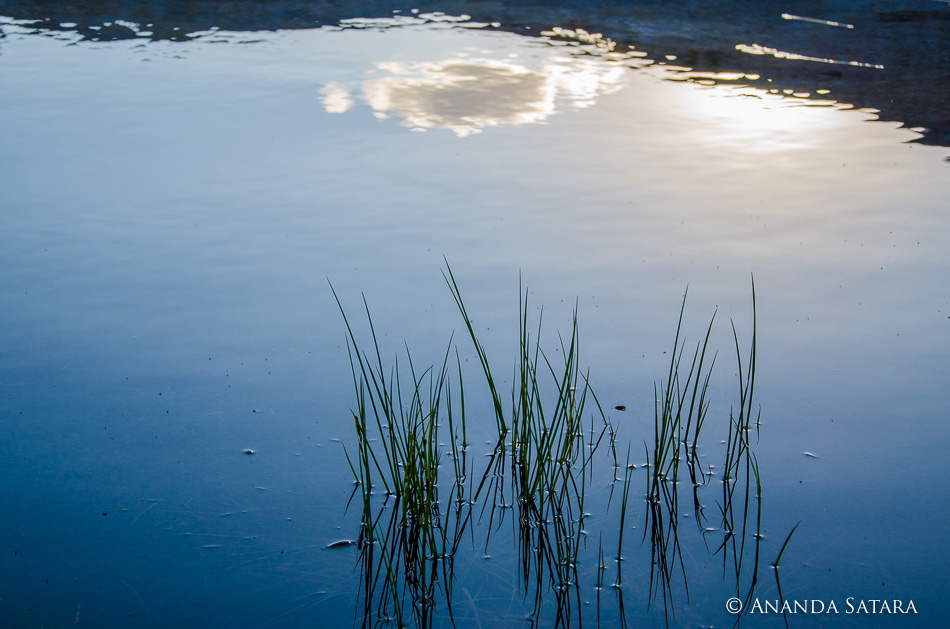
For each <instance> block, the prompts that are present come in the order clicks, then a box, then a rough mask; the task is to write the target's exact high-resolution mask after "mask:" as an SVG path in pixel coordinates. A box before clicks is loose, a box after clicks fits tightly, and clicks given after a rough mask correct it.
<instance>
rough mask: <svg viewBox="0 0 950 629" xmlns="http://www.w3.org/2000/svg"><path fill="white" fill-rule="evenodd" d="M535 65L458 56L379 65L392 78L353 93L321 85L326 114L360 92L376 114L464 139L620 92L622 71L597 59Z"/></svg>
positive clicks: (547, 61) (375, 80) (356, 88)
mask: <svg viewBox="0 0 950 629" xmlns="http://www.w3.org/2000/svg"><path fill="white" fill-rule="evenodd" d="M535 65H536V67H535V68H531V67H529V66H528V65H525V64H524V63H516V62H514V61H510V60H500V59H490V58H470V57H464V56H460V57H455V58H450V59H445V60H442V61H431V62H414V63H410V62H396V61H385V62H377V63H375V64H374V66H375V68H376V70H377V72H384V73H386V74H387V75H388V76H383V77H380V78H371V79H368V80H366V81H363V82H362V83H361V84H359V85H358V86H353V87H351V88H350V89H349V90H347V89H346V88H344V87H343V86H341V85H339V84H336V83H331V84H328V85H327V86H326V87H324V88H323V90H321V91H322V93H323V106H324V108H325V109H326V111H327V112H328V113H343V112H345V111H347V110H348V109H349V108H350V107H351V106H352V103H353V101H352V99H351V97H350V94H351V93H352V92H358V93H361V94H362V98H363V100H364V101H365V102H366V104H367V105H369V106H370V107H371V108H372V109H373V111H374V113H375V115H376V117H378V118H389V117H397V118H401V119H402V121H401V123H400V124H402V125H403V126H407V127H410V128H412V129H413V130H418V131H425V130H428V129H437V128H441V129H449V130H451V131H452V132H454V133H455V134H456V135H457V136H459V137H465V136H469V135H472V134H474V133H480V132H481V131H482V130H483V129H484V128H485V127H493V126H498V125H523V124H537V123H541V122H543V121H544V120H545V119H547V118H548V117H549V116H551V115H553V114H554V113H555V112H556V111H557V109H558V108H559V107H560V106H562V105H569V106H572V107H587V106H590V105H592V104H593V103H594V101H595V100H596V99H597V97H598V96H600V95H602V94H607V93H611V92H614V91H616V90H618V89H620V84H621V78H622V74H623V71H624V68H622V67H620V66H618V65H612V64H605V63H604V62H603V61H602V60H599V59H583V58H578V57H550V58H548V59H545V60H542V61H539V62H536V63H535Z"/></svg>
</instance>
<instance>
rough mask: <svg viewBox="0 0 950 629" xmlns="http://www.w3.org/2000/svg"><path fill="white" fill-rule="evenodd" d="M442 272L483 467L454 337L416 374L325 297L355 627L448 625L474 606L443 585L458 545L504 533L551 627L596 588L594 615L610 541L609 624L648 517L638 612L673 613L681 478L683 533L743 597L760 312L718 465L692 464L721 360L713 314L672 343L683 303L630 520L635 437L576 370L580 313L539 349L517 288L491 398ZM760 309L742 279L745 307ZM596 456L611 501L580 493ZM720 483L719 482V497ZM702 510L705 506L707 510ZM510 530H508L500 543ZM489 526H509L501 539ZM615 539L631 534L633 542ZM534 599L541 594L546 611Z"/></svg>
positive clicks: (752, 524)
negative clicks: (339, 398) (349, 394)
mask: <svg viewBox="0 0 950 629" xmlns="http://www.w3.org/2000/svg"><path fill="white" fill-rule="evenodd" d="M445 277H446V281H447V283H448V285H449V288H450V290H451V292H452V295H453V297H454V298H455V301H456V304H457V306H458V309H459V311H460V313H461V315H462V318H463V321H464V324H465V327H466V330H467V331H468V335H469V337H470V340H471V343H472V346H473V348H474V350H475V354H476V355H477V357H478V362H479V364H480V366H481V371H482V376H483V377H484V385H485V386H486V388H487V393H488V395H489V397H490V399H491V407H492V408H493V412H494V419H495V425H496V429H497V441H496V442H495V444H494V447H493V449H492V450H491V451H490V452H489V453H486V455H487V459H488V460H487V463H485V464H484V465H477V464H476V460H475V459H476V458H479V459H480V457H473V456H472V453H471V451H470V448H471V446H470V444H469V436H468V429H467V421H466V397H465V391H464V388H463V385H462V383H463V381H464V379H463V373H464V367H463V364H464V362H465V361H464V360H463V359H462V357H461V356H462V353H461V350H460V349H459V348H458V347H457V346H455V345H454V344H453V341H452V340H450V341H449V344H448V348H447V350H446V352H445V355H444V359H443V360H442V363H441V365H433V366H430V367H428V368H426V369H425V370H423V371H418V370H417V368H416V366H415V365H414V363H413V360H412V358H411V355H410V353H409V350H408V348H407V350H406V356H405V359H404V362H402V364H401V365H400V360H399V359H398V358H397V359H396V361H395V363H393V365H392V366H391V367H387V363H386V361H384V360H383V358H382V356H381V354H380V352H379V346H378V344H377V342H376V331H375V328H374V326H373V322H372V318H371V317H370V313H369V308H368V306H366V316H367V320H368V322H369V328H370V335H371V339H372V344H371V345H370V346H369V347H370V349H369V351H366V350H363V349H361V346H360V345H359V344H358V342H357V338H356V334H355V332H354V329H353V328H352V327H351V325H350V321H349V319H348V318H347V316H346V314H345V312H344V309H343V306H342V304H341V303H340V301H339V298H337V304H338V305H339V306H340V309H341V312H343V316H344V320H345V321H346V327H347V333H348V341H349V353H350V359H351V366H352V371H353V381H354V385H355V393H356V404H355V407H354V410H353V421H354V428H355V432H356V447H355V450H354V451H352V452H351V451H347V460H348V462H349V465H350V468H351V470H352V473H353V475H354V477H355V479H356V481H357V483H358V486H357V488H356V489H355V490H354V493H353V498H351V504H352V503H353V502H354V501H356V502H358V503H359V504H360V508H361V509H362V516H361V525H360V529H359V536H358V540H357V542H356V543H357V545H358V547H359V550H360V555H359V560H358V565H359V570H360V576H361V578H360V586H359V600H360V605H359V610H360V612H359V613H360V614H361V616H362V620H361V622H362V625H363V626H367V627H368V626H375V625H376V624H378V623H388V622H394V623H396V624H397V625H398V626H403V625H404V624H406V623H412V624H414V625H416V626H422V627H432V626H437V624H438V623H439V622H440V621H445V620H447V621H448V622H450V623H452V624H453V625H454V624H455V623H456V621H457V619H458V614H459V613H463V614H466V615H467V614H469V613H477V612H475V611H474V610H469V609H466V610H464V611H461V610H459V603H458V602H457V598H458V596H457V595H456V594H454V590H455V586H456V581H457V577H456V569H457V567H458V566H457V563H456V561H457V557H458V556H459V555H460V551H462V550H463V549H465V548H476V547H477V548H481V549H483V551H484V553H485V557H488V556H489V552H490V551H493V550H495V549H498V550H501V551H504V550H506V549H507V547H506V544H507V543H511V544H513V547H514V549H515V550H516V555H515V556H516V557H517V575H518V583H517V586H518V591H517V592H515V593H513V594H512V598H513V599H517V598H523V600H524V605H525V610H526V613H527V615H528V618H529V619H530V621H531V622H532V624H537V623H547V622H553V624H554V626H556V627H569V626H574V625H579V624H583V622H584V607H585V603H586V602H587V601H586V599H587V597H588V595H589V593H590V592H593V593H595V598H596V605H595V607H594V611H593V613H594V614H595V618H594V620H595V621H596V622H597V623H598V624H599V623H600V622H601V616H602V605H601V596H602V591H603V590H604V588H605V583H606V580H605V576H606V573H607V571H608V564H607V561H606V558H607V557H609V556H614V551H615V553H616V555H615V563H616V576H615V578H614V580H613V583H612V584H611V585H612V589H613V592H614V597H615V603H614V605H613V606H612V608H611V610H612V611H611V612H610V613H612V614H614V615H615V616H616V618H611V622H614V621H616V622H619V624H620V626H624V627H625V626H627V624H628V623H627V618H626V608H625V604H624V598H623V597H624V583H625V581H626V582H627V583H629V582H630V578H631V574H632V572H633V571H635V570H636V568H635V567H630V568H627V569H625V568H626V564H625V560H624V556H623V549H624V546H625V539H624V538H625V533H626V532H627V531H628V530H629V528H630V527H629V523H630V521H631V520H643V521H645V523H646V526H645V527H644V532H643V538H642V540H641V545H647V543H648V544H649V549H650V568H649V585H648V596H649V603H648V607H652V606H653V605H657V606H659V605H660V604H661V603H662V609H663V614H664V617H665V619H666V621H665V622H666V624H669V623H670V621H673V620H675V614H676V609H677V605H678V604H680V601H678V600H677V596H678V593H679V592H680V591H682V592H683V593H684V597H685V598H684V602H688V600H689V585H688V581H689V577H688V575H689V573H690V569H691V563H692V562H691V561H690V560H689V559H686V558H684V554H683V552H682V550H681V547H680V539H681V536H682V535H683V534H684V533H683V532H682V528H681V526H680V523H681V518H680V514H681V506H680V485H681V484H682V483H684V482H685V481H687V479H688V482H689V484H690V485H691V487H692V491H691V492H690V493H691V495H690V497H691V498H692V503H693V505H692V506H693V510H692V514H693V516H694V520H695V523H696V527H697V530H696V531H695V535H698V536H699V537H700V538H702V540H703V543H704V544H705V546H706V548H707V550H708V551H709V552H710V553H711V554H712V555H718V556H720V560H721V565H722V578H723V580H724V582H727V583H731V584H732V587H733V588H734V592H735V595H736V596H737V597H740V598H741V600H743V601H745V602H746V603H748V602H749V601H750V600H751V599H752V596H753V594H754V592H755V589H756V585H757V583H758V574H759V567H760V550H761V548H760V547H761V542H762V539H763V536H762V530H761V525H762V500H763V498H762V483H761V479H760V476H759V468H758V462H757V460H756V457H755V454H754V441H755V439H754V438H753V437H754V436H756V435H757V434H758V430H759V426H760V423H759V418H760V414H761V410H760V409H758V408H756V406H755V403H754V401H753V393H754V383H755V369H756V331H755V324H754V323H753V331H752V341H751V349H750V350H749V352H748V354H747V355H746V357H745V358H744V357H743V355H742V349H741V343H740V341H739V334H738V332H737V331H736V330H735V326H733V331H734V338H735V344H736V345H735V351H736V358H737V361H738V374H739V378H738V379H739V382H738V384H739V398H738V401H737V404H736V406H735V407H734V408H733V409H732V410H731V411H730V412H729V415H728V438H727V440H726V442H725V448H724V461H723V465H722V471H721V472H716V471H715V469H714V467H713V466H712V465H711V464H709V463H704V458H705V455H703V454H702V453H703V452H704V450H705V449H706V448H705V445H704V444H703V443H702V441H703V439H702V434H703V427H704V425H705V423H706V419H707V415H708V413H709V410H710V400H709V399H708V391H709V384H710V377H711V375H712V372H713V366H714V365H715V362H716V355H715V353H714V352H712V351H711V350H710V348H709V339H710V334H711V331H712V326H713V321H714V320H715V316H714V317H713V320H712V321H710V324H709V327H708V328H707V331H706V334H705V337H704V339H703V341H702V342H701V343H699V344H698V345H697V346H696V348H695V349H694V350H693V352H692V354H691V355H690V354H687V353H686V346H685V341H684V340H682V339H684V338H685V330H684V314H685V309H686V300H685V297H684V301H683V306H682V309H681V311H680V317H679V320H678V323H677V328H676V336H675V339H674V343H673V352H672V353H671V361H670V366H669V372H668V373H667V376H666V379H665V381H661V382H659V383H658V384H657V385H656V413H655V421H654V439H653V443H652V445H651V444H647V443H644V444H643V445H644V449H645V450H646V456H647V463H646V464H644V465H643V466H642V467H644V468H648V471H647V473H646V487H645V494H644V496H645V499H644V501H643V503H642V504H643V507H644V512H643V514H642V515H636V514H635V513H634V512H635V511H637V507H636V500H633V501H631V490H632V488H633V487H634V485H635V484H636V483H637V482H638V481H637V480H636V475H637V468H638V467H641V466H639V465H637V464H635V463H631V452H632V447H633V446H632V444H630V445H628V446H627V449H626V457H625V458H623V457H622V456H620V455H618V428H617V427H616V426H615V425H614V424H613V423H612V422H611V420H610V419H609V417H608V414H607V412H606V411H605V409H604V408H603V406H602V405H601V403H600V401H599V400H598V399H597V396H596V395H595V394H594V392H593V390H592V389H591V388H590V386H589V383H588V374H587V372H585V371H583V370H582V368H581V363H580V359H579V336H578V324H577V313H576V310H575V313H574V318H573V326H572V329H571V331H570V335H568V336H566V337H562V336H560V335H559V342H558V343H557V344H556V345H555V348H554V351H551V350H548V351H545V350H543V349H542V343H541V340H540V337H541V327H542V326H541V316H538V318H537V321H534V320H532V318H531V317H530V316H529V314H528V313H529V302H528V292H527V291H523V292H522V295H523V300H522V301H521V302H520V304H519V344H518V359H517V363H516V365H515V369H514V375H515V377H514V380H513V385H512V389H511V392H510V395H511V398H510V405H508V404H506V403H505V402H503V401H502V393H503V392H502V391H500V389H499V386H498V382H499V380H498V379H497V378H496V376H495V374H494V372H493V370H492V367H491V364H490V362H489V360H488V356H487V355H486V353H485V350H484V347H483V345H482V344H481V343H480V342H479V340H478V338H477V337H476V335H475V332H474V328H473V326H472V323H471V319H470V317H469V314H468V312H467V310H466V307H465V305H464V302H463V301H462V297H461V293H460V291H459V287H458V284H457V283H456V281H455V278H454V277H453V275H452V272H451V269H448V270H447V271H446V273H445ZM334 294H335V292H334ZM754 303H755V298H754V290H753V310H754ZM364 305H365V304H364ZM556 354H559V355H560V356H559V357H556V356H555V355H556ZM684 357H685V358H686V360H684ZM453 378H455V380H454V382H455V383H456V384H455V385H453ZM470 396H471V394H470ZM506 406H507V408H506ZM618 410H622V407H618ZM446 434H447V435H448V436H447V437H446ZM621 452H622V450H621ZM446 459H447V460H446ZM597 462H600V464H602V465H604V471H608V470H609V473H610V475H611V477H610V480H609V483H608V491H607V492H606V499H605V500H603V498H604V496H602V495H596V492H594V493H595V495H594V496H592V497H589V496H588V492H589V491H590V490H591V488H592V487H595V486H596V485H599V483H598V480H597V479H598V478H600V477H602V476H603V475H604V474H603V472H602V471H601V470H600V469H596V465H595V463H597ZM704 465H705V467H704ZM440 474H441V475H442V476H441V477H440ZM446 475H449V477H448V478H446ZM720 476H721V478H719V477H720ZM717 485H719V486H720V487H721V493H719V495H718V497H716V492H715V487H716V486H717ZM374 489H375V491H374ZM380 490H382V492H383V497H382V502H380V500H379V498H380V495H379V492H380ZM633 491H634V495H636V494H635V491H636V490H635V489H634V490H633ZM590 498H592V499H590ZM348 508H349V506H348ZM593 509H603V513H604V516H605V517H606V518H607V520H606V521H607V522H608V523H613V524H608V528H607V529H606V531H599V532H598V534H597V539H598V542H597V547H596V555H593V551H594V547H593V544H592V543H591V542H590V541H589V540H591V539H592V538H591V533H590V531H589V530H588V524H589V522H590V521H591V520H592V519H593V518H592V515H591V513H590V512H589V511H588V510H593ZM713 509H714V512H715V515H711V514H707V511H709V510H713ZM599 521H601V522H603V521H604V520H603V519H602V518H601V519H599ZM506 528H510V531H511V536H510V539H508V535H507V534H506V533H504V531H505V529H506ZM605 532H606V534H607V543H606V545H605V541H604V537H605ZM499 536H502V537H503V539H502V541H500V542H499V541H497V540H498V537H499ZM790 537H791V534H790V535H789V538H790ZM614 538H615V539H616V544H615V545H614V544H613V541H612V539H614ZM626 543H627V545H628V546H629V544H630V540H629V537H628V539H627V540H626ZM787 544H788V538H787V539H786V540H785V545H783V546H782V549H781V551H779V553H778V557H777V558H776V561H775V562H774V564H775V566H774V567H775V576H776V581H777V583H778V568H777V564H778V561H779V559H780V557H781V553H783V552H784V551H785V547H786V546H787ZM589 562H591V563H589ZM466 574H469V575H471V573H470V572H469V571H466ZM625 575H626V579H625ZM471 578H472V577H471V576H467V577H466V578H465V579H464V580H462V581H461V584H462V586H463V587H464V588H465V593H466V595H467V597H468V599H469V601H468V602H469V603H470V604H472V605H474V601H473V600H471V595H470V593H469V590H468V588H470V587H474V586H476V585H477V584H473V583H469V582H468V581H469V580H471ZM483 578H484V577H483ZM638 578H641V579H643V578H645V577H643V576H638ZM680 583H681V584H682V588H680V585H679V584H680ZM641 585H642V584H641ZM780 587H781V586H780V583H779V588H780ZM545 601H551V602H552V603H553V605H551V604H546V605H543V603H544V602H545ZM588 613H589V612H588ZM588 621H589V620H588ZM740 621H741V619H740Z"/></svg>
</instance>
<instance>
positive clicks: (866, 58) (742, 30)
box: [0, 0, 950, 146]
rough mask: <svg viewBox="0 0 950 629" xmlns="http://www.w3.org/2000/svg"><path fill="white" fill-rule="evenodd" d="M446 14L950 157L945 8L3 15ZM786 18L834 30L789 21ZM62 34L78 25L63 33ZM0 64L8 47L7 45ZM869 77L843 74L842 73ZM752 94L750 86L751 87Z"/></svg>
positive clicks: (158, 20) (868, 5)
mask: <svg viewBox="0 0 950 629" xmlns="http://www.w3.org/2000/svg"><path fill="white" fill-rule="evenodd" d="M412 9H418V10H419V11H420V12H421V13H427V12H429V13H431V12H437V11H441V12H444V13H447V14H449V15H462V14H464V15H469V16H471V17H472V19H473V20H474V21H476V22H486V23H491V22H497V23H500V26H499V27H498V28H499V29H500V30H505V31H510V32H513V33H518V34H526V35H535V36H536V35H538V33H539V32H540V31H542V30H547V29H550V28H552V27H555V26H560V27H564V28H575V29H577V28H579V29H584V30H587V31H589V32H598V33H602V34H603V35H604V36H606V37H609V38H611V39H613V40H614V41H616V42H618V43H619V44H621V45H623V47H626V45H634V46H636V48H637V49H638V50H641V51H645V52H647V53H648V54H649V55H650V57H651V58H654V59H663V58H664V56H665V55H675V56H676V61H675V64H676V65H677V66H685V67H689V68H690V69H692V70H693V71H696V72H741V73H743V74H753V75H756V74H757V75H759V76H760V77H761V78H760V79H759V80H758V81H754V82H752V84H754V85H756V86H758V87H764V86H766V81H767V80H769V79H771V81H770V82H768V83H767V87H769V88H784V89H792V90H795V91H810V92H813V91H815V90H817V89H827V90H830V92H831V93H830V95H829V97H830V98H833V99H834V100H836V101H838V102H842V103H848V104H851V105H853V106H855V107H858V108H870V109H876V110H879V112H880V113H879V114H878V116H879V118H880V119H881V120H889V121H895V122H900V123H902V125H903V126H905V127H922V128H924V129H926V131H924V132H923V135H922V137H920V138H918V139H917V140H916V142H917V143H920V144H929V145H934V146H950V45H948V44H950V2H947V1H945V0H895V1H893V2H888V3H886V6H885V3H883V2H874V1H869V0H855V1H853V2H844V1H840V0H825V1H824V2H818V3H808V4H807V6H804V5H803V3H801V2H795V1H794V0H789V1H788V2H782V3H780V2H776V1H775V0H761V1H759V2H730V1H729V0H707V1H702V0H673V1H672V2H662V1H661V0H645V1H639V2H625V1H623V0H603V1H601V2H585V1H579V2H578V1H571V0H547V1H542V0H535V1H534V2H531V1H518V0H504V1H499V0H470V1H467V2H466V1H458V0H454V1H443V2H433V1H431V0H423V1H422V2H419V3H417V4H400V3H398V2H392V1H388V2H387V1H380V0H354V1H347V2H335V1H333V0H316V1H313V2H304V1H302V0H296V1H295V0H280V1H276V2H273V1H271V2H268V1H267V0H150V1H149V2H123V1H121V0H86V1H85V2H82V3H80V2H69V1H62V0H55V1H43V0H0V15H3V16H7V17H11V18H14V19H17V20H25V21H29V22H32V25H33V26H34V27H35V28H37V29H39V30H52V31H56V30H62V31H77V32H78V33H80V34H81V35H82V36H83V37H84V38H86V39H89V40H99V41H102V40H116V39H132V38H135V37H136V34H135V33H134V32H133V31H132V30H130V29H128V28H126V27H123V26H119V25H115V26H114V27H112V28H100V29H98V30H93V29H90V28H89V27H90V26H102V25H103V24H105V23H107V22H113V23H114V22H115V21H116V20H124V21H128V22H131V23H136V24H143V25H145V24H150V25H151V26H150V27H149V28H148V30H149V31H150V32H151V33H152V34H151V35H150V36H149V39H152V40H184V39H188V37H187V33H193V32H198V31H206V30H209V29H211V28H219V29H221V30H226V31H275V30H282V29H303V28H316V27H320V26H329V25H335V24H339V23H340V21H341V20H345V19H348V18H357V17H364V18H372V17H392V16H393V14H394V12H396V11H398V12H400V14H402V15H411V13H410V11H411V10H412ZM783 14H785V15H789V14H791V15H796V16H801V17H807V18H813V19H820V20H825V21H829V22H837V23H839V24H841V25H851V26H853V28H846V27H844V26H830V25H826V24H819V23H816V22H814V21H806V20H796V19H787V18H783ZM62 24H75V26H69V27H63V26H61V25H62ZM739 45H745V46H754V45H758V46H761V47H763V48H767V49H772V50H777V51H783V52H789V53H794V54H797V55H801V56H804V57H810V58H814V59H825V60H836V61H839V62H840V63H828V62H821V61H812V60H803V59H788V58H779V57H776V56H774V55H772V54H761V55H759V54H748V53H746V52H742V51H740V50H738V49H737V46H739ZM0 53H2V39H0ZM852 61H853V62H859V63H860V64H867V65H848V63H847V62H852ZM745 82H746V83H748V81H745Z"/></svg>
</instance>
